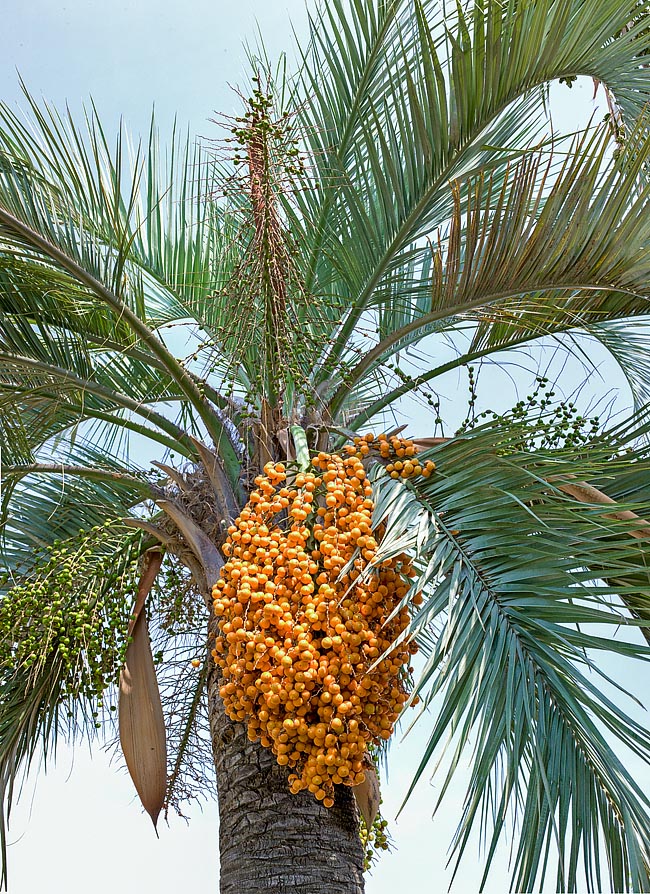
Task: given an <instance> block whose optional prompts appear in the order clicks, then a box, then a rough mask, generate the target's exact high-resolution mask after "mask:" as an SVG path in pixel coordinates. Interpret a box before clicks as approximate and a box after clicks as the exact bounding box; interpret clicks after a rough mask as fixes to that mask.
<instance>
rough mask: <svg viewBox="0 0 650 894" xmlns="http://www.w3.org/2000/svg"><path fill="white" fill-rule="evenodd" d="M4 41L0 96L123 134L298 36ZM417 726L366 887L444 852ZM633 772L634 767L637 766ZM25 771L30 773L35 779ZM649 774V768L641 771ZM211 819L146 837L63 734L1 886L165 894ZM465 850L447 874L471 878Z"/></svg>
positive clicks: (397, 879)
mask: <svg viewBox="0 0 650 894" xmlns="http://www.w3.org/2000/svg"><path fill="white" fill-rule="evenodd" d="M0 14H1V16H2V22H3V53H2V55H1V56H0V99H2V100H4V101H5V102H7V103H9V104H10V105H11V106H12V107H16V108H18V107H19V106H20V105H21V104H24V103H21V99H20V86H19V75H20V76H21V77H22V78H23V79H24V81H25V83H26V85H27V87H28V88H29V90H30V91H31V92H32V93H33V94H35V95H37V96H43V97H44V98H46V99H47V100H49V101H51V102H52V103H53V104H54V105H56V106H58V107H60V108H61V107H63V106H64V104H65V103H68V104H69V105H70V107H71V108H72V110H73V111H75V112H79V110H80V109H81V105H82V103H84V102H86V103H87V102H88V100H89V98H90V97H91V96H92V98H93V100H94V102H95V103H96V106H97V108H98V110H99V113H100V117H101V119H102V121H103V122H104V124H105V127H106V130H107V131H108V132H109V133H111V131H114V130H115V128H116V127H117V125H118V122H119V121H120V119H121V118H123V119H124V122H125V124H126V125H127V127H128V129H129V130H130V131H131V132H132V133H135V134H137V133H139V132H140V133H146V130H147V127H148V122H149V118H150V115H151V110H152V106H155V109H156V116H157V119H158V121H159V124H160V126H161V128H162V130H163V131H165V130H167V131H168V130H169V129H170V128H171V125H172V122H173V121H174V117H175V116H176V115H177V116H178V121H179V124H180V125H181V126H182V127H185V126H188V127H189V129H190V131H191V132H193V133H196V134H200V135H203V136H207V137H210V136H211V135H212V134H213V133H214V125H213V124H211V123H210V119H211V118H213V117H214V115H215V113H216V112H222V113H226V114H232V113H236V112H237V110H238V101H237V97H236V94H235V93H234V91H233V89H232V85H235V84H236V83H237V82H238V81H241V82H245V80H246V77H247V74H248V69H247V66H246V51H245V42H246V41H248V42H249V43H250V44H251V45H254V44H255V42H256V38H257V33H258V29H259V31H260V32H261V33H262V34H263V35H264V43H265V46H266V50H267V52H268V55H269V57H270V58H271V59H274V58H276V57H277V55H278V53H279V52H280V51H281V50H283V49H288V50H289V61H290V62H291V59H292V58H293V57H292V53H291V44H292V41H291V31H292V28H294V29H295V31H296V32H297V33H298V34H304V33H305V29H306V11H305V6H304V3H303V0H280V2H278V0H265V2H261V0H238V2H236V3H232V2H227V3H226V2H224V0H212V2H207V0H184V2H182V3H171V2H168V0H156V2H153V0H137V2H136V0H131V2H117V0H116V2H113V3H111V4H110V5H109V4H106V3H105V2H99V0H68V2H65V3H62V2H59V0H29V2H27V3H25V4H17V3H15V2H13V0H0ZM578 105H579V106H580V108H581V109H582V112H581V114H583V115H584V114H589V113H590V111H591V110H592V109H593V105H592V103H591V85H590V84H589V83H582V84H579V85H577V86H576V87H574V90H573V91H572V92H571V93H569V92H568V91H566V89H564V91H563V93H562V96H561V101H560V104H559V106H558V115H563V116H565V119H566V121H567V122H571V123H573V121H574V116H575V108H576V106H578ZM424 731H425V728H424V727H422V728H421V730H420V732H418V730H417V728H416V731H415V732H414V734H411V735H409V736H408V737H407V738H406V740H405V741H404V742H399V741H397V742H396V744H395V745H394V746H393V748H392V752H391V758H390V774H389V777H388V779H384V780H383V782H382V791H383V796H384V807H383V810H384V814H385V816H386V817H387V819H388V820H389V822H390V832H391V834H392V837H393V839H394V841H395V844H396V848H395V851H394V852H393V853H391V854H389V855H385V856H383V857H382V858H381V861H380V863H379V864H378V866H377V868H376V869H375V870H374V872H373V873H372V875H371V876H370V877H369V879H368V881H367V892H368V894H388V892H391V894H393V892H394V891H395V890H397V889H401V890H409V891H411V892H416V894H417V892H424V891H429V890H430V889H431V888H432V887H434V886H435V887H436V888H440V889H441V890H442V889H446V888H447V886H448V884H449V881H450V874H449V872H448V871H446V870H445V862H446V850H447V847H448V844H449V842H450V840H451V836H452V833H453V829H454V822H455V818H457V817H458V816H459V805H460V800H461V798H462V780H460V781H459V784H458V785H457V786H456V787H455V788H454V789H453V790H452V792H451V794H450V796H449V797H448V799H447V802H446V810H444V811H441V812H439V814H438V815H437V816H436V818H435V819H432V816H431V814H432V808H433V803H434V800H435V795H436V788H437V782H434V783H433V784H431V783H430V782H429V780H428V778H426V774H425V779H424V780H423V781H422V782H421V783H420V785H419V786H418V787H417V789H416V791H415V793H414V795H413V797H412V799H411V801H410V802H409V804H408V805H407V806H406V807H405V809H404V811H403V813H402V814H401V816H400V818H399V820H397V821H396V820H395V814H396V812H397V810H398V808H399V805H400V804H401V801H402V799H403V797H404V794H405V792H406V789H407V787H408V782H409V780H410V771H411V769H412V767H413V766H414V765H415V762H416V761H417V760H418V758H419V753H420V752H421V749H422V747H423V742H424ZM646 772H647V771H646ZM36 776H38V782H37V784H36V785H34V779H35V778H36ZM646 778H647V775H646ZM217 828H218V817H217V807H216V803H215V802H214V800H213V799H211V798H208V799H207V801H206V803H205V804H204V805H203V807H202V809H199V808H198V807H196V808H192V809H190V810H189V821H188V822H186V821H185V820H183V819H181V818H178V817H172V818H170V822H169V826H167V825H166V824H165V823H161V824H160V838H159V839H158V838H156V837H155V835H154V833H153V830H152V828H151V824H150V821H149V819H148V817H147V816H146V815H145V814H144V813H143V811H142V809H141V807H140V805H139V803H138V801H137V798H136V797H135V793H134V791H133V788H132V785H131V782H130V780H129V779H128V776H127V774H126V771H125V770H124V768H123V766H121V765H120V763H119V760H117V759H115V758H113V759H112V758H111V756H110V755H109V754H107V753H106V752H104V751H102V750H101V748H95V749H94V750H93V755H92V757H91V755H90V753H89V751H88V749H87V747H85V746H82V747H80V748H78V749H76V750H75V751H74V753H73V752H72V751H71V750H70V749H69V748H67V747H66V746H65V745H62V747H61V748H60V750H59V756H58V760H57V762H56V765H55V766H53V767H48V768H47V774H46V775H44V774H43V773H42V772H39V773H33V774H32V776H30V780H29V782H28V783H27V784H26V786H25V788H24V790H23V793H22V797H21V799H20V801H19V804H18V806H17V807H16V808H15V811H14V814H13V815H12V822H11V826H10V835H9V840H10V842H11V844H10V848H9V878H10V885H9V891H10V892H11V894H34V892H35V891H38V890H43V891H47V892H48V894H59V892H61V894H63V892H65V894H82V892H83V894H85V892H87V891H88V890H89V888H91V889H92V891H93V894H108V892H111V894H113V892H116V891H119V892H120V894H142V892H149V891H152V892H153V891H155V892H156V894H176V892H181V891H182V892H187V891H195V890H201V891H216V890H217V889H218V841H217ZM479 878H480V862H479V860H478V859H477V858H476V852H474V853H473V854H472V855H470V856H469V857H468V859H467V861H466V862H465V863H464V865H463V867H462V868H461V871H460V873H459V876H458V879H457V881H456V883H455V886H454V889H453V890H454V891H456V892H460V894H465V892H467V894H470V892H473V891H476V890H477V889H478V879H479ZM507 880H508V871H507V851H504V852H502V853H500V854H499V856H498V859H497V861H496V862H495V864H494V868H493V870H492V873H491V876H490V881H489V884H488V887H487V889H486V890H487V891H488V894H497V892H501V891H503V890H506V889H507V887H508V881H507Z"/></svg>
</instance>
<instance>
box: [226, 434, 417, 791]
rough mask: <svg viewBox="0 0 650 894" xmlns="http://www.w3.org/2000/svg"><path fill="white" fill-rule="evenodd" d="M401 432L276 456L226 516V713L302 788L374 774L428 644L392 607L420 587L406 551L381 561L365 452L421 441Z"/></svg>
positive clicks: (403, 613) (405, 616) (331, 786)
mask: <svg viewBox="0 0 650 894" xmlns="http://www.w3.org/2000/svg"><path fill="white" fill-rule="evenodd" d="M395 440H396V439H393V441H392V442H389V441H387V439H385V438H379V439H377V441H376V445H375V444H373V441H375V439H374V438H373V436H366V437H365V438H362V439H357V441H356V442H355V444H354V446H352V445H350V447H348V448H347V449H346V454H347V455H346V456H344V457H342V456H339V455H337V454H328V453H319V454H318V455H317V456H315V457H314V459H313V460H312V466H311V469H310V470H309V471H305V472H290V471H289V472H288V470H287V468H286V467H285V466H284V464H282V463H277V464H274V463H267V465H266V466H265V467H264V474H263V475H260V476H258V477H257V478H256V479H255V485H256V488H255V490H253V491H252V493H251V495H250V499H249V502H248V504H247V506H246V507H245V508H244V509H243V511H242V512H241V514H240V516H239V518H238V519H237V520H236V522H235V523H234V524H233V525H232V526H231V527H230V528H229V529H228V539H227V541H226V543H225V544H224V546H223V551H224V554H225V556H226V559H227V561H226V562H225V565H224V567H223V569H222V573H221V577H220V579H219V581H218V582H217V584H216V586H215V588H214V611H215V614H216V615H217V616H218V618H219V635H218V636H217V639H216V643H215V649H214V652H213V655H214V658H215V660H216V662H217V664H218V665H219V667H220V668H221V672H222V675H223V684H222V686H221V690H220V692H221V696H222V698H223V701H224V705H225V708H226V712H227V714H228V716H229V717H230V718H231V719H233V720H236V721H240V722H244V723H247V725H248V736H249V738H250V739H251V740H252V741H256V740H259V741H260V742H261V744H262V745H263V746H265V747H268V748H271V749H272V750H273V753H274V754H275V755H276V757H277V761H278V763H279V764H281V765H284V766H288V767H290V768H292V769H295V772H293V773H292V774H291V775H290V776H289V784H290V786H291V790H292V791H293V792H298V791H301V790H303V789H308V790H309V791H310V792H312V793H313V794H314V795H315V797H316V798H317V799H318V800H320V801H322V802H323V804H324V805H325V806H326V807H331V806H332V805H333V803H334V785H337V784H345V785H358V784H360V783H361V782H363V780H364V755H365V753H366V748H367V745H368V744H369V743H371V742H374V743H378V742H379V741H380V740H382V739H388V738H389V736H390V735H391V732H392V730H393V726H394V724H395V721H396V720H397V717H398V715H399V713H400V711H401V709H402V706H403V704H404V702H405V701H406V699H407V694H406V688H405V681H406V674H405V669H406V666H407V665H408V661H409V656H410V654H412V653H414V652H415V651H416V650H417V649H416V647H415V646H414V645H413V644H410V645H409V644H407V643H405V642H401V643H400V644H398V645H397V646H394V645H393V644H394V643H395V641H396V640H397V639H398V638H399V636H400V634H402V633H403V632H404V630H405V629H406V627H407V625H408V622H409V613H408V610H407V609H406V608H405V607H402V608H399V609H398V610H397V611H396V612H395V615H394V616H393V617H392V618H391V619H390V620H388V619H389V617H390V615H391V613H392V612H393V610H394V609H397V608H398V606H399V603H400V602H401V601H402V599H403V597H404V596H405V595H406V593H407V590H408V587H409V581H408V578H409V577H410V576H412V573H413V572H412V570H411V565H410V562H409V559H408V557H407V556H405V555H402V556H398V557H396V558H393V559H391V560H389V561H385V562H382V563H381V564H380V565H379V566H377V567H375V566H373V564H372V563H373V559H374V556H375V551H376V549H377V545H378V543H377V539H376V536H375V535H374V534H373V531H372V511H373V508H374V504H373V500H372V487H371V485H370V483H369V482H368V480H367V477H366V472H365V468H364V464H363V458H364V457H365V456H367V455H368V454H369V453H370V450H371V449H373V450H375V451H376V452H378V453H379V454H380V456H382V457H384V456H387V457H388V456H391V455H392V454H393V453H396V451H397V450H403V451H407V450H409V449H410V447H412V444H411V443H410V442H407V441H401V440H400V441H399V443H397V444H395ZM385 444H388V445H389V452H386V450H385V446H384V445H385ZM405 445H406V446H405ZM403 455H404V456H405V457H409V458H410V457H411V456H412V454H411V453H404V454H403ZM409 464H411V463H410V459H409ZM404 465H406V464H404ZM411 465H412V466H413V468H415V467H416V464H414V463H412V464H411ZM417 465H419V464H417ZM420 469H421V474H425V473H426V470H427V467H426V466H425V467H422V466H420ZM409 474H412V471H409ZM429 474H430V471H429ZM380 530H381V529H378V530H377V532H376V534H377V536H380ZM416 601H419V600H416ZM391 646H393V648H392V649H391ZM378 659H381V660H378Z"/></svg>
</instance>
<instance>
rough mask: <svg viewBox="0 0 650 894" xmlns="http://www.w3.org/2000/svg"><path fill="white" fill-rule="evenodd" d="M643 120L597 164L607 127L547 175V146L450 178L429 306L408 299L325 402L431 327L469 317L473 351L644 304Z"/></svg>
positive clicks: (626, 314) (630, 312) (643, 309)
mask: <svg viewBox="0 0 650 894" xmlns="http://www.w3.org/2000/svg"><path fill="white" fill-rule="evenodd" d="M645 131H646V124H645V121H644V120H642V121H641V122H640V123H639V129H638V130H637V131H635V133H634V134H633V140H632V143H633V145H634V150H632V148H630V153H629V155H628V154H625V156H624V157H619V158H618V159H617V160H615V161H613V162H612V164H611V165H610V167H609V169H608V170H606V171H604V172H603V169H602V168H603V160H604V158H605V153H606V151H607V146H608V141H609V136H608V134H607V132H606V130H604V129H601V130H600V132H597V133H595V134H593V135H591V136H589V137H582V138H580V139H579V140H578V141H577V142H576V144H575V145H574V147H573V151H572V152H571V153H569V155H568V156H567V158H566V160H565V162H564V164H563V166H562V170H561V171H560V172H559V174H557V176H556V178H555V180H554V182H553V184H552V186H548V184H547V182H546V176H545V174H542V173H541V171H542V165H543V164H544V165H545V173H546V172H548V170H549V168H550V165H551V164H552V156H551V159H550V161H549V159H545V153H544V152H543V151H541V152H538V153H532V154H531V155H530V157H528V158H526V159H525V160H522V161H521V162H519V163H518V164H517V165H515V166H514V167H513V168H512V169H511V170H510V171H509V172H508V173H507V174H506V175H505V177H504V178H502V179H501V181H500V186H499V188H498V189H497V190H496V191H495V190H494V188H493V183H494V181H493V180H492V179H491V178H489V179H488V180H487V181H485V180H484V179H483V178H482V177H479V178H478V179H477V180H475V181H473V185H469V184H466V185H465V186H464V187H463V188H462V189H461V188H460V187H459V186H458V185H455V184H452V185H451V189H450V193H451V194H452V197H453V202H454V206H455V211H454V215H453V217H452V219H451V224H450V228H449V233H448V237H447V240H446V251H445V252H444V253H443V250H442V249H441V248H434V249H433V264H432V270H431V279H430V281H431V295H430V303H429V306H428V308H426V309H423V307H422V302H421V301H418V302H417V303H415V302H414V303H413V304H412V307H411V311H410V320H409V321H408V322H406V323H403V325H401V326H399V327H398V328H393V329H392V330H391V331H390V332H389V333H387V334H386V336H385V337H384V338H383V339H381V340H379V341H378V342H377V343H376V344H375V346H374V347H373V348H371V349H370V350H369V351H367V352H366V353H365V355H364V356H363V357H362V359H361V360H359V361H358V362H357V363H356V364H355V365H354V367H353V368H352V369H351V370H350V371H349V372H348V373H347V375H346V383H345V384H344V385H342V386H341V387H340V388H339V391H338V393H337V394H336V395H335V396H334V398H333V399H332V401H331V405H330V407H331V410H332V411H333V412H334V413H335V412H336V407H337V404H338V403H339V401H340V400H341V398H342V397H343V395H345V394H346V393H347V391H348V389H349V387H350V384H349V383H351V382H356V381H358V380H359V379H360V378H361V377H362V376H363V375H364V374H365V373H366V372H367V371H368V370H369V369H372V368H373V367H374V366H375V365H376V364H377V363H381V362H382V360H386V359H387V358H389V357H390V356H391V354H393V353H395V352H396V351H398V350H400V349H403V348H404V347H405V346H407V345H408V344H410V343H412V342H413V341H416V340H419V339H421V338H422V337H424V335H427V334H429V333H430V332H431V331H433V330H434V329H435V328H436V327H438V328H449V329H453V328H455V327H457V326H458V325H459V322H462V324H463V325H465V326H466V325H467V324H468V322H469V323H475V324H476V331H475V333H474V336H473V339H472V341H471V343H470V345H469V350H468V352H467V353H469V354H470V355H472V356H480V355H481V354H484V353H489V351H496V350H500V349H504V348H508V347H511V346H513V345H515V346H516V345H519V344H521V343H522V342H524V341H529V340H532V339H534V338H536V337H540V336H544V335H548V334H554V333H556V332H561V331H563V330H566V329H576V328H579V327H586V326H589V325H593V324H596V323H597V322H600V321H604V320H611V319H625V318H631V317H634V316H645V315H646V314H647V312H648V295H647V282H648V270H647V269H646V267H645V262H646V256H647V253H646V251H645V244H646V242H647V239H648V232H646V230H647V221H646V220H645V219H644V215H643V214H642V213H641V209H642V207H643V206H644V204H645V202H646V201H647V196H648V190H649V189H650V187H649V186H648V185H646V186H645V187H643V188H642V189H641V190H640V191H639V187H638V176H639V173H640V171H642V170H643V169H644V166H645V165H646V162H647V159H648V157H649V156H650V140H649V139H648V137H647V136H646V135H645ZM462 195H465V196H466V197H467V202H466V205H465V206H464V205H463V203H462V199H461V196H462ZM623 271H624V272H623ZM408 315H409V314H408V313H407V312H405V311H403V314H402V316H403V317H406V316H408ZM459 362H462V355H461V358H459ZM425 377H426V380H428V379H429V378H432V377H433V371H432V375H431V376H429V375H428V374H425ZM424 380H425V379H423V380H422V381H424Z"/></svg>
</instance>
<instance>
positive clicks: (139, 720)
mask: <svg viewBox="0 0 650 894" xmlns="http://www.w3.org/2000/svg"><path fill="white" fill-rule="evenodd" d="M161 561H162V554H161V553H153V554H152V555H150V556H149V558H148V562H147V564H146V565H145V568H144V571H143V573H142V577H141V579H140V585H139V587H138V595H137V599H136V607H135V611H134V621H133V626H132V631H131V634H132V637H133V638H132V640H131V642H130V643H129V646H128V649H127V651H126V659H125V662H124V668H123V670H122V673H121V674H120V695H119V703H118V721H119V729H120V744H121V746H122V751H123V753H124V759H125V760H126V766H127V768H128V771H129V774H130V776H131V779H132V780H133V784H134V785H135V788H136V791H137V793H138V795H139V797H140V801H141V802H142V806H143V807H144V809H145V810H146V811H147V813H148V814H149V816H150V817H151V820H152V822H153V824H154V828H155V827H156V823H157V822H158V816H159V814H160V811H161V810H162V807H163V804H164V801H165V792H166V788H167V741H166V736H165V722H164V719H163V711H162V704H161V701H160V691H159V689H158V681H157V679H156V669H155V667H154V663H153V655H152V654H151V644H150V642H149V630H148V628H147V619H146V614H145V612H144V611H142V607H143V605H144V601H145V599H146V596H147V593H148V592H149V590H150V589H151V587H152V585H153V582H154V580H155V577H156V574H157V572H158V570H159V568H160V563H161Z"/></svg>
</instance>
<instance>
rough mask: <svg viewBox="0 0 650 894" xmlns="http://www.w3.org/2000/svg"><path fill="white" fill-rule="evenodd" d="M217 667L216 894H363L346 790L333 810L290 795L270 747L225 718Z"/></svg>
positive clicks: (212, 689)
mask: <svg viewBox="0 0 650 894" xmlns="http://www.w3.org/2000/svg"><path fill="white" fill-rule="evenodd" d="M219 685H220V684H219V675H218V672H217V669H216V667H214V668H213V670H212V671H211V672H210V675H209V677H208V706H209V707H208V710H209V715H210V730H211V734H212V748H213V753H214V762H215V767H216V773H217V790H218V798H219V816H220V826H219V845H220V854H221V889H220V890H221V894H257V892H259V894H261V892H270V891H274V892H278V894H281V892H287V894H289V892H300V894H363V890H364V883H363V852H362V847H361V841H360V839H359V823H358V814H357V809H356V804H355V799H354V795H353V793H352V790H351V789H350V788H349V787H346V786H337V789H338V791H337V793H336V799H335V803H334V806H333V807H331V808H327V807H323V805H322V804H320V803H319V802H318V801H317V800H316V799H315V798H314V797H313V795H311V794H309V793H308V792H300V793H299V794H298V795H293V794H291V792H290V791H289V784H288V782H287V776H288V772H287V771H286V769H285V768H284V767H281V766H279V765H278V763H277V762H276V760H275V756H274V755H273V754H272V752H271V751H270V749H267V748H262V746H261V745H259V744H258V743H252V742H250V741H249V739H248V736H247V734H246V728H245V726H244V725H243V724H241V723H233V722H232V721H231V720H230V719H229V718H228V717H227V716H226V714H225V711H224V708H223V702H222V700H221V697H220V695H219Z"/></svg>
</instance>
